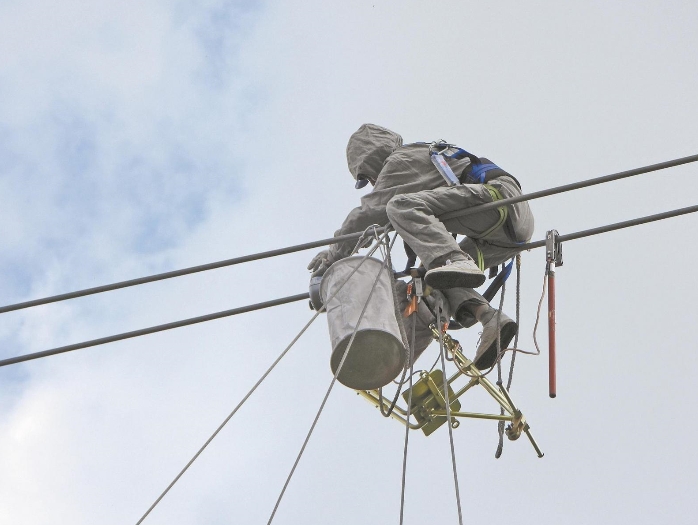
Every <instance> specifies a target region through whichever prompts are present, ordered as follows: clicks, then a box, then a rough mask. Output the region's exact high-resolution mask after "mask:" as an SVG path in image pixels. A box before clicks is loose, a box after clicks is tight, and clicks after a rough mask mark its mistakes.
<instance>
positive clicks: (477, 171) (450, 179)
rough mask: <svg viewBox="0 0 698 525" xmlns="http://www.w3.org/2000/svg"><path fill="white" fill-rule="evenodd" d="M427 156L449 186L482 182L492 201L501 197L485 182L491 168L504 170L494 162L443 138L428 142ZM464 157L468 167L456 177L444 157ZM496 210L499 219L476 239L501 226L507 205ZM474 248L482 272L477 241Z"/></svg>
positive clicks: (480, 253) (505, 216)
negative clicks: (484, 160)
mask: <svg viewBox="0 0 698 525" xmlns="http://www.w3.org/2000/svg"><path fill="white" fill-rule="evenodd" d="M449 150H453V153H450V154H449V153H447V152H448V151H449ZM429 156H430V158H431V161H432V163H433V164H434V166H436V169H437V170H438V171H439V173H441V176H442V177H443V178H444V179H445V180H446V183H447V184H448V185H449V186H457V185H459V184H482V185H483V186H484V187H485V189H486V190H487V191H488V193H489V194H490V197H491V198H492V202H497V201H500V200H502V199H503V197H502V194H501V193H500V192H499V190H498V189H497V188H495V187H494V186H492V185H491V184H487V183H486V181H487V173H488V172H490V171H492V170H500V171H502V172H504V170H502V168H500V167H499V166H497V165H496V164H494V163H492V162H482V160H481V159H480V158H479V157H477V156H476V155H473V154H472V153H470V152H468V151H466V150H464V149H463V148H459V147H458V146H456V145H455V144H449V143H447V142H446V141H445V140H440V141H437V142H432V143H430V144H429ZM466 157H467V158H469V159H470V166H469V168H470V169H466V171H464V172H463V173H462V174H461V176H460V177H456V175H455V174H454V173H453V170H451V168H450V166H449V165H448V163H447V162H446V159H453V160H460V159H464V158H466ZM504 173H506V172H504ZM507 176H510V177H511V175H509V174H508V173H507ZM511 178H512V179H513V180H514V181H515V182H516V184H517V185H519V182H518V181H517V180H516V179H515V178H514V177H511ZM519 186H520V185H519ZM497 211H498V212H499V219H498V220H497V222H495V223H494V224H493V225H492V227H491V228H489V229H487V230H486V231H485V232H483V233H482V234H481V235H480V236H478V240H482V239H487V237H489V236H490V235H492V234H493V233H494V232H495V231H497V230H498V229H499V228H501V227H502V226H503V225H504V223H505V222H506V220H507V218H508V216H509V210H508V209H507V207H506V206H500V207H499V208H497ZM475 248H476V249H477V265H478V267H479V268H480V270H481V271H483V272H484V271H485V256H484V254H483V253H482V250H480V247H479V246H478V244H477V242H476V243H475Z"/></svg>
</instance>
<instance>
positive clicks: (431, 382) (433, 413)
mask: <svg viewBox="0 0 698 525" xmlns="http://www.w3.org/2000/svg"><path fill="white" fill-rule="evenodd" d="M430 328H431V331H432V335H433V337H434V338H435V339H439V338H443V343H444V347H445V348H446V350H447V351H448V353H449V354H451V358H450V359H449V360H452V361H453V362H454V363H455V364H456V367H457V368H458V371H457V372H456V373H455V374H454V375H452V376H451V377H450V378H448V380H447V388H448V398H449V404H450V405H451V406H450V412H451V426H452V427H453V428H456V427H457V426H458V425H459V421H458V419H460V418H470V419H489V420H495V421H506V422H508V423H509V425H508V428H507V429H506V433H507V437H508V438H509V439H510V440H511V441H514V440H516V439H518V438H519V437H520V436H521V434H526V437H527V438H528V440H529V441H530V442H531V445H532V446H533V448H534V450H535V451H536V454H537V455H538V457H540V458H542V457H543V452H541V450H540V447H539V446H538V443H536V441H535V439H534V438H533V436H532V435H531V432H530V426H529V424H528V423H527V421H526V418H525V417H524V416H523V413H522V412H521V410H519V409H518V408H517V407H516V405H514V402H513V401H512V399H511V397H510V396H509V392H507V390H506V388H504V386H503V385H501V384H499V383H498V384H497V386H495V385H494V384H492V383H491V382H490V381H489V380H488V379H487V377H485V376H484V375H483V374H482V373H481V372H480V370H478V368H477V367H476V366H475V365H474V364H473V362H472V361H471V360H470V359H468V358H467V357H465V355H463V352H462V348H461V346H460V343H459V342H458V341H457V340H455V339H453V338H452V337H451V336H450V335H449V334H447V333H445V332H441V333H440V332H439V329H438V328H437V327H436V326H435V325H434V324H432V325H431V326H430ZM461 377H465V378H466V379H467V380H468V381H467V383H466V384H465V385H464V386H462V387H461V388H460V389H459V390H457V391H454V389H453V388H452V385H453V383H454V381H456V380H457V379H458V378H461ZM443 385H444V377H443V373H442V372H441V370H438V369H437V370H434V371H433V372H431V373H427V372H422V373H421V374H420V379H419V381H417V382H416V383H415V384H414V385H413V387H412V406H411V408H410V410H409V416H408V411H407V410H406V409H405V408H401V407H399V406H395V411H394V412H393V413H392V414H391V417H392V418H393V419H396V420H398V421H400V422H401V423H402V424H404V425H407V426H409V427H410V428H411V429H413V430H418V429H419V430H422V432H424V434H425V435H427V436H428V435H429V434H431V433H432V432H434V431H435V430H436V429H437V428H439V427H440V426H442V425H443V424H444V423H446V421H447V420H448V417H447V415H448V414H447V411H446V401H445V396H444V388H443ZM478 385H479V386H481V387H483V388H484V389H485V391H486V392H487V393H488V394H489V395H490V396H491V397H492V398H493V399H494V400H495V401H496V402H497V403H498V404H499V406H500V407H501V408H502V409H503V410H504V414H503V415H502V414H481V413H477V412H465V411H461V410H460V408H461V404H460V401H459V398H460V397H461V396H462V395H463V394H465V393H466V392H467V391H468V390H470V389H471V388H473V387H475V386H478ZM357 392H358V394H359V395H361V396H362V397H364V398H365V399H366V400H368V401H369V402H371V403H372V404H373V405H374V406H376V407H380V398H379V395H378V392H377V391H365V390H359V391H357ZM408 394H409V392H404V393H403V398H404V399H405V400H407V399H408V397H409V396H408ZM389 404H390V402H389V401H388V400H387V399H385V398H384V399H383V406H384V407H385V408H388V405H389ZM412 418H414V421H415V423H413V422H412V421H410V419H412Z"/></svg>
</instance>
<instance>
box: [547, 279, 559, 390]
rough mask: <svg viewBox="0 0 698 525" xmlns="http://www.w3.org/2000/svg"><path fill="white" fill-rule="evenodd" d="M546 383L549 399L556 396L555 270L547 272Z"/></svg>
mask: <svg viewBox="0 0 698 525" xmlns="http://www.w3.org/2000/svg"><path fill="white" fill-rule="evenodd" d="M548 356H549V361H548V383H549V389H550V397H555V396H557V377H556V363H555V270H553V269H550V270H548Z"/></svg>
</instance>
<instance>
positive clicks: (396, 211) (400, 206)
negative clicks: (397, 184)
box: [385, 195, 416, 221]
mask: <svg viewBox="0 0 698 525" xmlns="http://www.w3.org/2000/svg"><path fill="white" fill-rule="evenodd" d="M415 204H416V203H415V202H413V199H410V197H409V195H395V197H393V198H392V199H390V200H389V201H388V204H387V205H386V207H385V211H386V213H387V214H388V218H389V219H390V220H391V221H392V220H393V219H394V218H397V217H400V216H401V215H402V214H404V213H405V212H407V211H413V210H414V208H415Z"/></svg>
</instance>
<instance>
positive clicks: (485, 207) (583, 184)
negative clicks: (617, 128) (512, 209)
mask: <svg viewBox="0 0 698 525" xmlns="http://www.w3.org/2000/svg"><path fill="white" fill-rule="evenodd" d="M696 161H698V155H691V156H690V157H682V158H680V159H674V160H668V161H666V162H660V163H659V164H652V165H650V166H643V167H641V168H635V169H632V170H627V171H621V172H618V173H613V174H611V175H603V176H601V177H596V178H593V179H587V180H583V181H579V182H573V183H571V184H564V185H562V186H555V187H554V188H550V189H547V190H541V191H534V192H533V193H526V194H524V195H519V196H518V197H510V198H508V199H502V200H498V201H495V202H488V203H487V204H480V205H479V206H473V207H472V208H466V209H464V210H458V211H452V212H448V213H444V214H443V215H439V216H438V218H439V219H440V220H442V221H443V220H446V219H453V218H455V217H466V216H468V215H474V214H476V213H482V212H486V211H489V210H494V209H497V208H500V207H502V206H507V205H509V204H516V203H517V202H524V201H531V200H534V199H540V198H542V197H548V196H550V195H557V194H558V193H565V192H567V191H572V190H579V189H581V188H588V187H589V186H596V185H597V184H604V183H606V182H612V181H614V180H619V179H625V178H628V177H634V176H635V175H642V174H643V173H650V172H653V171H658V170H663V169H666V168H673V167H675V166H681V165H682V164H689V163H691V162H696Z"/></svg>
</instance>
